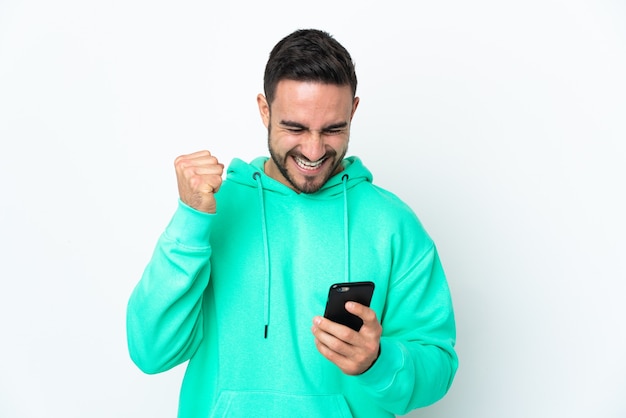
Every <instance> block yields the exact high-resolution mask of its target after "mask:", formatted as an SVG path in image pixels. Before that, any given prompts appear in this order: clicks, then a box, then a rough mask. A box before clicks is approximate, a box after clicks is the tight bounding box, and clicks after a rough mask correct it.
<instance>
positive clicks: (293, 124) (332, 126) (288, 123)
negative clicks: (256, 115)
mask: <svg viewBox="0 0 626 418" xmlns="http://www.w3.org/2000/svg"><path fill="white" fill-rule="evenodd" d="M280 124H281V125H283V126H288V127H290V128H298V129H309V127H308V126H305V125H303V124H301V123H300V122H294V121H291V120H281V121H280ZM346 126H348V122H337V123H333V124H330V125H328V126H324V127H323V128H322V129H321V130H322V131H330V130H333V129H341V128H345V127H346Z"/></svg>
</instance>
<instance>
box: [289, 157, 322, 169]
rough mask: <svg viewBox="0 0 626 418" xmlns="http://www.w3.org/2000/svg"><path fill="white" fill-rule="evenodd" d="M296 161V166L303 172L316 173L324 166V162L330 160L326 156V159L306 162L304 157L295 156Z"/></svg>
mask: <svg viewBox="0 0 626 418" xmlns="http://www.w3.org/2000/svg"><path fill="white" fill-rule="evenodd" d="M293 159H294V161H295V162H296V164H297V165H298V167H300V168H301V169H303V170H309V171H314V170H317V169H318V168H320V167H321V166H322V164H324V161H326V160H327V159H328V156H327V155H325V156H324V157H322V158H320V159H319V160H317V161H309V160H306V159H304V158H302V157H298V156H295V155H294V157H293Z"/></svg>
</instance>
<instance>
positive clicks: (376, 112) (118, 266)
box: [0, 0, 626, 418]
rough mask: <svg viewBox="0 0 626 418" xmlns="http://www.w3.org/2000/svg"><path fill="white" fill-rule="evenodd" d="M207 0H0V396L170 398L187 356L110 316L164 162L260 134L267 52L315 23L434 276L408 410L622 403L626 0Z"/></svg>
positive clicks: (150, 218) (226, 157) (140, 257)
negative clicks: (435, 339)
mask: <svg viewBox="0 0 626 418" xmlns="http://www.w3.org/2000/svg"><path fill="white" fill-rule="evenodd" d="M210 3H212V2H201V1H178V2H166V1H148V0H124V1H120V0H117V1H106V2H105V1H99V2H97V1H79V0H74V1H71V0H58V1H43V0H41V1H35V0H33V1H17V0H0V144H1V145H0V191H1V196H2V197H1V200H0V236H1V241H0V332H1V334H0V335H1V337H0V341H1V343H0V417H3V418H4V417H6V418H22V417H29V418H30V417H65V418H68V417H76V418H78V417H90V418H97V417H174V416H175V411H176V405H177V397H178V388H179V385H180V380H181V376H182V371H183V368H182V367H178V368H176V369H174V370H172V371H170V372H167V373H163V374H160V375H156V376H146V375H143V374H142V373H141V372H140V371H138V369H136V368H135V367H134V365H133V364H132V363H131V361H130V360H129V358H128V353H127V351H126V340H125V322H124V321H125V305H126V301H127V298H128V296H129V294H130V292H131V290H132V288H133V286H134V285H135V283H136V282H137V281H138V280H139V277H140V275H141V272H142V270H143V268H144V266H145V264H146V263H147V261H148V259H149V257H150V254H151V252H152V249H153V246H154V244H155V242H156V239H157V237H158V235H159V234H160V233H161V231H162V230H163V228H164V227H165V225H166V223H167V221H168V220H169V217H170V215H171V214H172V213H173V211H174V209H175V206H176V199H177V194H176V186H175V177H174V171H173V164H172V163H173V159H174V158H175V157H176V156H177V155H179V154H183V153H187V152H192V151H196V150H198V149H204V148H208V149H210V150H211V151H213V152H214V153H215V154H216V155H218V156H219V157H220V158H221V159H222V160H223V161H224V162H225V163H228V162H229V161H230V159H232V158H233V157H235V156H237V157H241V158H243V159H246V160H249V159H251V158H253V157H255V156H257V155H261V154H263V155H264V154H266V149H265V148H266V143H265V141H266V140H265V135H266V133H265V131H264V128H263V126H262V124H261V121H260V119H259V116H258V113H257V109H256V103H255V96H256V94H257V93H259V92H261V90H262V75H263V68H264V65H265V61H266V58H267V55H268V53H269V51H270V49H271V48H272V46H273V45H274V44H275V43H276V42H277V41H278V40H279V39H280V38H282V37H283V36H285V35H286V34H288V33H289V32H291V31H292V30H294V29H298V28H306V27H316V28H321V29H325V30H327V31H329V32H331V33H332V34H334V35H335V37H336V38H337V39H338V40H339V41H340V42H342V43H343V44H344V45H345V46H346V47H347V48H348V49H349V50H350V52H351V53H352V55H353V58H354V60H355V61H356V65H357V72H358V76H359V80H360V85H359V91H358V94H359V96H360V97H361V104H360V107H359V110H358V111H357V114H356V116H355V119H354V121H353V132H352V142H351V150H350V151H351V153H352V154H357V155H359V156H361V157H362V158H363V160H364V162H365V163H366V164H367V165H368V167H369V168H370V169H371V170H372V171H373V173H374V180H375V182H376V183H378V184H379V185H381V186H383V187H386V188H388V189H390V190H391V191H393V192H395V193H397V194H398V195H400V196H401V197H402V198H403V199H404V200H405V201H407V202H408V203H409V204H410V205H411V206H412V207H413V208H414V209H415V211H416V212H417V214H418V215H419V216H420V218H421V219H422V221H423V223H424V224H425V226H426V228H427V229H428V231H429V232H430V234H431V235H432V236H433V238H434V239H435V241H436V242H437V244H438V246H439V249H440V253H441V255H442V259H443V262H444V265H445V268H446V271H447V274H448V277H449V282H450V286H451V289H452V294H453V298H454V302H455V308H456V315H457V322H458V345H457V348H458V353H459V357H460V362H461V364H460V368H459V372H458V375H457V378H456V380H455V382H454V385H453V387H452V389H451V391H450V393H449V394H448V396H447V397H446V398H444V399H443V400H442V401H440V402H439V403H437V404H435V405H434V406H432V407H429V408H426V409H423V410H419V411H415V412H413V413H412V414H411V415H410V416H411V417H439V418H443V417H446V418H468V417H469V418H471V417H477V418H478V417H480V418H491V417H493V418H502V417H507V418H508V417H512V418H513V417H520V418H522V417H524V418H526V417H532V418H542V417H546V418H553V417H570V418H571V417H607V418H609V417H611V418H612V417H615V418H617V417H624V416H626V396H625V394H626V360H625V359H624V356H625V354H626V330H625V325H624V319H625V318H626V308H625V307H624V282H625V279H626V268H625V267H624V260H625V253H626V240H625V238H624V235H625V233H626V222H625V221H624V214H625V213H626V204H625V203H624V201H625V200H626V199H625V179H626V164H625V161H626V158H625V157H626V146H625V144H624V143H625V140H626V99H625V98H626V4H625V3H624V2H623V1H618V0H614V1H610V0H600V1H597V0H586V1H583V0H578V1H577V0H574V1H571V0H570V1H566V0H562V1H557V0H529V1H524V2H522V1H519V2H511V1H507V2H503V1H495V0H493V1H489V0H477V1H471V2H466V1H461V0H451V1H438V2H425V1H419V2H408V1H407V2H404V1H402V2H401V1H386V2H382V3H381V2H379V1H377V2H374V1H358V2H356V1H355V2H346V1H344V2H340V1H324V0H322V1H317V2H309V3H298V2H293V1H273V0H271V1H267V2H253V1H249V2H247V3H242V2H237V1H232V2H229V3H228V4H226V2H223V4H220V5H215V4H210ZM297 238H298V237H293V239H297Z"/></svg>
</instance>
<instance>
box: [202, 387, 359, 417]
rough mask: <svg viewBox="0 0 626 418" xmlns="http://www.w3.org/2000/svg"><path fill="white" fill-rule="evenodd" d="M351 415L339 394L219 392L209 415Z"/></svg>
mask: <svg viewBox="0 0 626 418" xmlns="http://www.w3.org/2000/svg"><path fill="white" fill-rule="evenodd" d="M226 417H228V418H250V417H259V418H262V417H268V418H269V417H272V418H282V417H307V418H328V417H339V418H352V413H351V412H350V408H349V407H348V403H347V402H346V400H345V398H344V397H343V395H295V394H287V393H277V392H256V391H254V392H238V391H223V392H221V393H220V396H219V397H218V399H217V404H216V405H215V409H214V410H213V413H212V414H211V418H226Z"/></svg>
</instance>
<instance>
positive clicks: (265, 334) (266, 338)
mask: <svg viewBox="0 0 626 418" xmlns="http://www.w3.org/2000/svg"><path fill="white" fill-rule="evenodd" d="M265 339H267V325H265Z"/></svg>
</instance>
